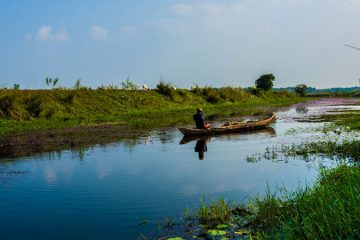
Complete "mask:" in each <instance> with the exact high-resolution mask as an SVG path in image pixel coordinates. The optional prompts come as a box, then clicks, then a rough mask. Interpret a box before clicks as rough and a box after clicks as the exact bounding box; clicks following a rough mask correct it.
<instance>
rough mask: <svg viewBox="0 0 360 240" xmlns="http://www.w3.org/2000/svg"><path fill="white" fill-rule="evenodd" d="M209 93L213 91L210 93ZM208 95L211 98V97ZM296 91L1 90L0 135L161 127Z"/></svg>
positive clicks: (282, 102)
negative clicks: (90, 127) (111, 126)
mask: <svg viewBox="0 0 360 240" xmlns="http://www.w3.org/2000/svg"><path fill="white" fill-rule="evenodd" d="M209 96H213V97H210V98H209ZM213 98H216V99H217V100H216V101H215V100H214V99H213ZM304 100H306V99H305V98H299V97H297V96H296V95H293V94H289V93H279V92H261V93H260V94H259V95H258V96H256V95H252V94H250V93H247V92H245V91H244V90H242V89H240V88H229V87H228V88H219V89H215V88H201V89H200V88H199V89H197V90H194V91H189V90H186V89H177V90H174V89H171V91H170V92H166V91H157V90H150V91H140V90H119V89H97V90H91V89H79V90H66V89H53V90H4V89H3V90H0V136H4V135H9V134H14V133H21V132H26V131H36V130H44V129H54V128H55V129H56V128H65V127H71V126H84V125H94V124H109V123H110V124H123V125H128V126H133V127H163V126H173V125H179V124H187V123H192V114H193V113H194V111H195V110H194V109H196V108H197V107H202V108H203V109H204V110H205V111H206V114H207V116H208V117H209V118H211V117H214V118H216V117H218V116H229V115H242V114H250V113H253V112H255V111H261V110H263V109H261V108H262V107H265V106H266V107H276V106H286V105H289V104H291V103H295V102H299V101H304Z"/></svg>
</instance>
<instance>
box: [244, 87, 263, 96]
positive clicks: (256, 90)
mask: <svg viewBox="0 0 360 240" xmlns="http://www.w3.org/2000/svg"><path fill="white" fill-rule="evenodd" d="M247 91H248V92H249V93H250V94H252V95H256V96H259V95H260V94H261V89H259V88H255V87H248V89H247Z"/></svg>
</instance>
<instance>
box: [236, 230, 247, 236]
mask: <svg viewBox="0 0 360 240" xmlns="http://www.w3.org/2000/svg"><path fill="white" fill-rule="evenodd" d="M235 234H239V235H244V234H250V231H249V230H238V231H236V232H235Z"/></svg>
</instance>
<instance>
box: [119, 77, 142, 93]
mask: <svg viewBox="0 0 360 240" xmlns="http://www.w3.org/2000/svg"><path fill="white" fill-rule="evenodd" d="M121 87H122V89H124V90H138V86H136V84H135V83H133V82H132V81H131V80H130V77H129V76H128V77H127V79H126V80H125V81H123V82H122V83H121Z"/></svg>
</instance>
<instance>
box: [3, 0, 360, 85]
mask: <svg viewBox="0 0 360 240" xmlns="http://www.w3.org/2000/svg"><path fill="white" fill-rule="evenodd" d="M359 23H360V0H347V1H345V0H317V1H313V0H226V1H225V0H223V1H221V0H185V1H176V0H168V1H164V0H156V1H144V0H137V1H130V0H129V1H128V0H125V1H124V0H121V1H119V0H118V1H115V0H104V1H95V0H87V1H80V0H72V1H69V0H63V1H45V0H32V1H26V0H14V1H5V0H1V1H0V29H1V36H0V54H1V58H0V66H1V67H0V69H1V70H0V87H5V86H7V87H11V86H12V85H13V84H14V83H19V84H20V86H21V88H45V87H46V85H45V77H59V79H60V80H59V84H60V85H62V86H67V87H70V86H72V85H73V84H74V83H75V81H76V80H77V79H79V78H81V79H82V84H84V85H87V86H91V87H96V86H99V85H101V84H120V83H121V82H122V81H123V80H125V79H126V78H127V76H130V79H131V80H132V81H134V82H135V83H137V84H139V85H142V84H143V83H146V84H148V85H149V86H150V87H155V86H156V84H157V83H158V82H159V80H160V76H161V77H162V78H164V79H165V81H167V82H170V83H172V84H174V85H176V86H178V87H190V86H191V85H193V84H194V83H196V84H199V85H201V86H204V85H211V86H224V85H231V86H242V87H246V86H250V85H253V84H254V81H255V79H256V78H258V77H259V76H260V75H262V74H265V73H269V72H271V73H274V75H275V76H276V82H275V85H276V86H278V87H280V86H283V87H284V86H293V85H296V84H298V83H305V84H307V85H309V86H314V87H334V86H354V85H358V84H359V80H358V79H359V78H360V51H357V50H355V49H351V48H348V47H345V46H344V44H350V45H354V46H358V47H360V30H359Z"/></svg>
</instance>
